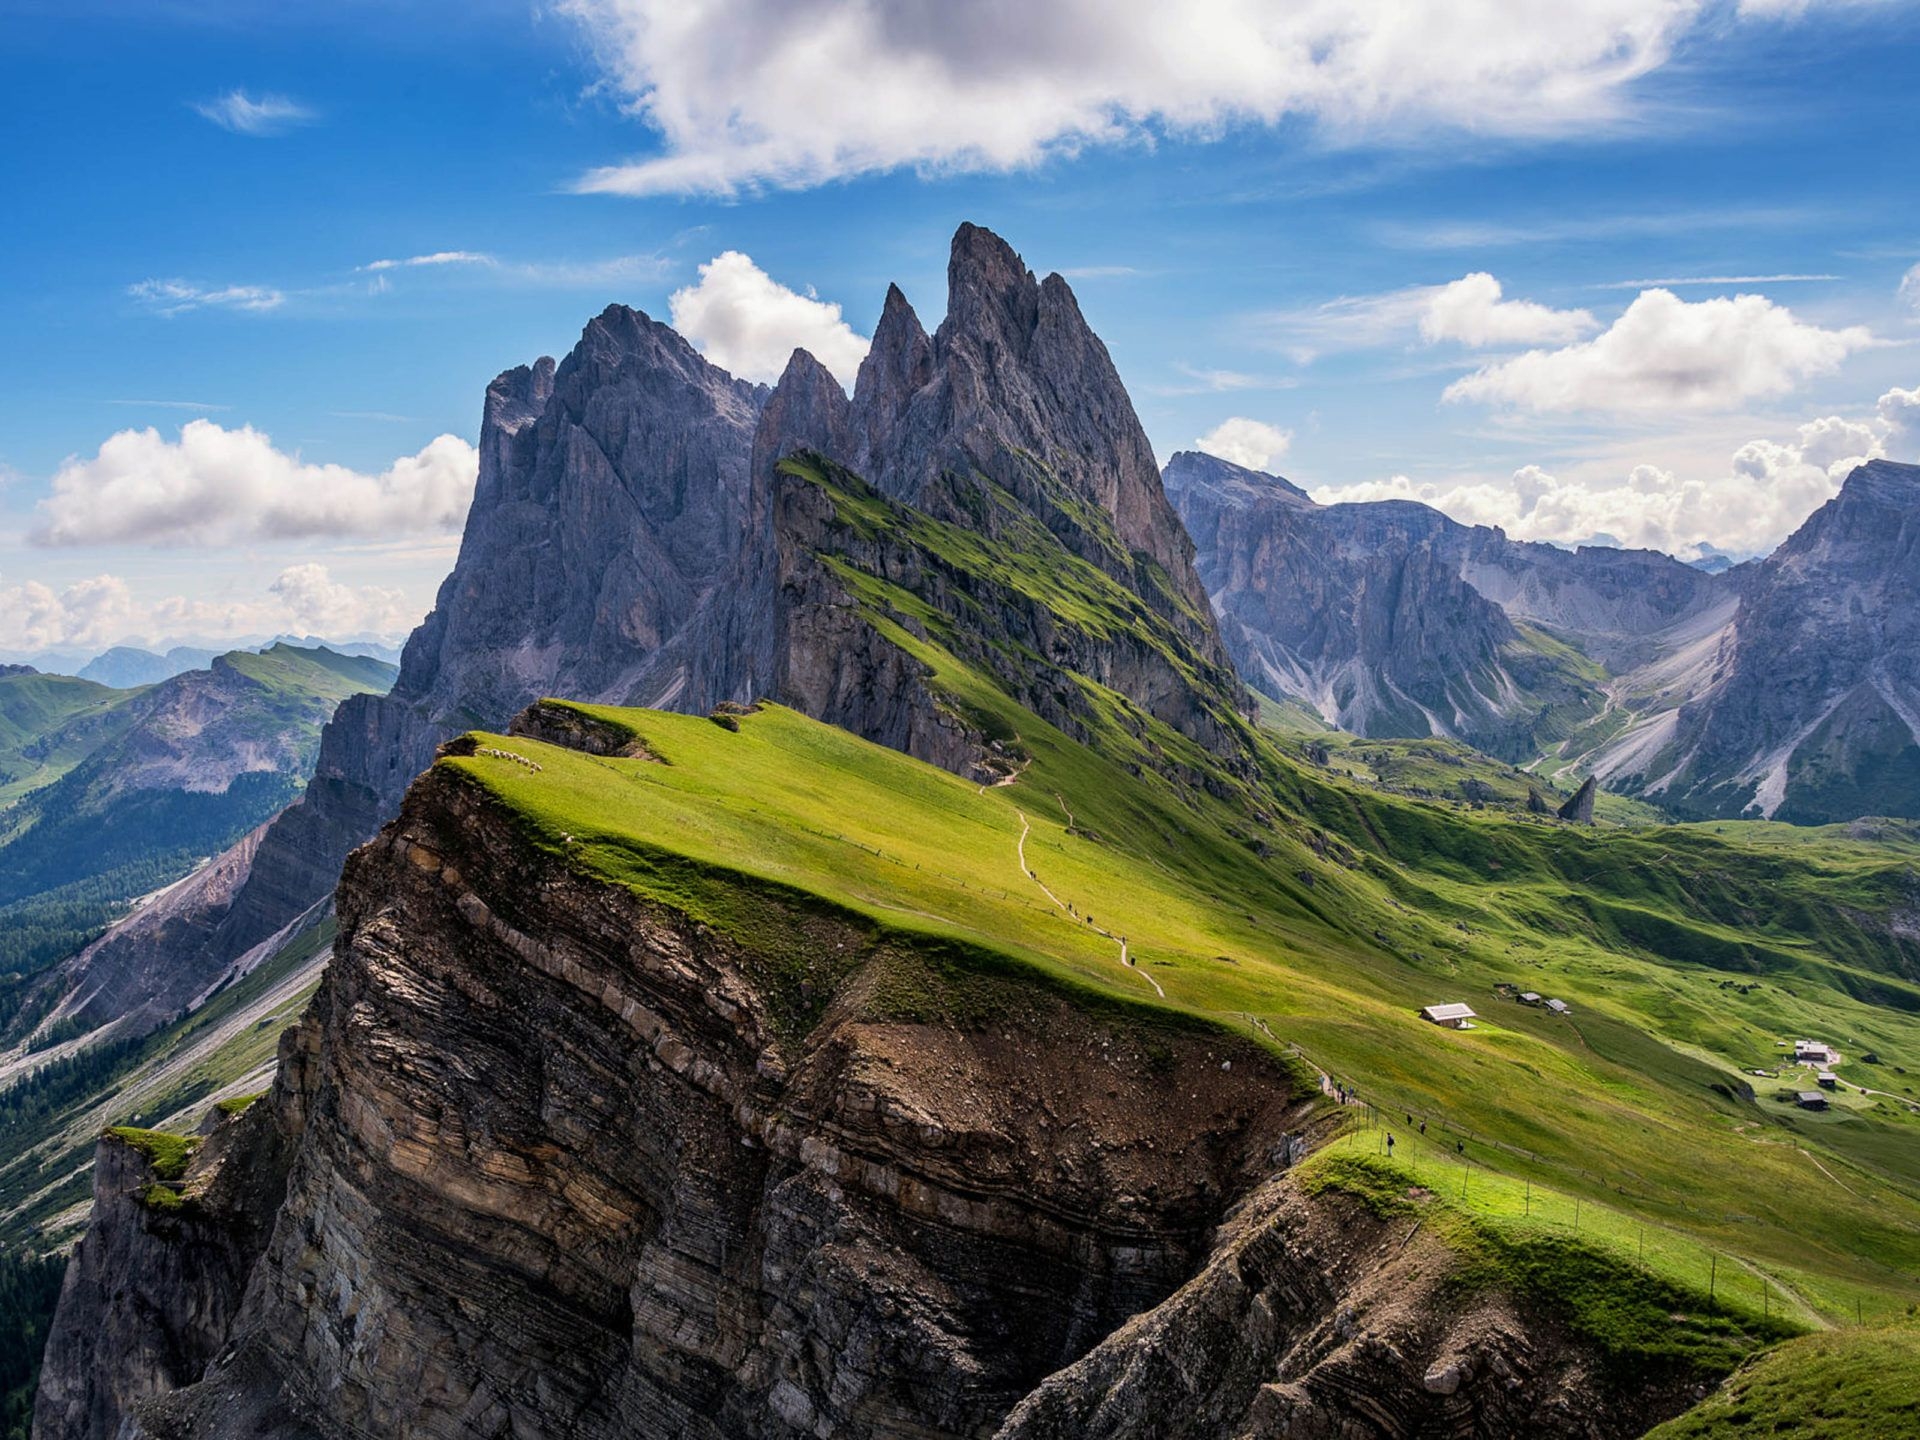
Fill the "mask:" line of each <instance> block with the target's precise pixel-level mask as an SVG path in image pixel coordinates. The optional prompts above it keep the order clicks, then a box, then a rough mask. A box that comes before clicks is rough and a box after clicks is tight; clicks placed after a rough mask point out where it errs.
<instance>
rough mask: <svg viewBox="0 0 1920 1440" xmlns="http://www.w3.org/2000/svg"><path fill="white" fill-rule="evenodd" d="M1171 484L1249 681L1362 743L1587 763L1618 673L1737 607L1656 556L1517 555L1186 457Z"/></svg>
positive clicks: (1417, 518)
mask: <svg viewBox="0 0 1920 1440" xmlns="http://www.w3.org/2000/svg"><path fill="white" fill-rule="evenodd" d="M1167 486H1168V492H1169V493H1170V494H1171V495H1172V496H1173V499H1174V503H1175V504H1176V505H1177V506H1178V508H1179V510H1180V512H1181V515H1182V517H1183V518H1184V519H1185V520H1186V522H1187V525H1188V527H1189V528H1190V529H1191V530H1192V531H1193V534H1194V538H1195V542H1196V544H1197V545H1198V547H1199V548H1198V554H1199V566H1200V573H1201V577H1202V579H1203V580H1204V581H1205V583H1206V586H1207V589H1208V591H1209V593H1210V594H1211V596H1212V597H1213V604H1214V606H1215V608H1216V610H1217V611H1218V613H1219V614H1220V617H1221V624H1222V629H1223V632H1224V633H1225V635H1226V637H1227V643H1228V646H1229V648H1230V649H1231V650H1232V652H1233V656H1234V659H1235V661H1236V662H1237V663H1238V664H1239V666H1240V668H1241V672H1242V673H1243V674H1244V675H1246V676H1247V677H1248V679H1249V681H1250V682H1251V683H1252V684H1254V685H1255V686H1256V687H1257V688H1260V689H1262V690H1265V691H1266V692H1267V693H1268V694H1270V695H1272V696H1274V697H1275V698H1277V699H1289V698H1290V699H1295V700H1299V701H1302V702H1304V703H1305V704H1307V705H1309V706H1310V707H1312V708H1313V709H1315V710H1317V711H1318V712H1319V713H1320V714H1321V715H1322V716H1323V717H1324V718H1325V719H1327V720H1328V721H1329V722H1331V723H1333V724H1336V725H1338V726H1340V727H1341V728H1343V729H1347V730H1352V731H1354V732H1355V733H1356V734H1360V735H1369V736H1407V735H1415V736H1417V735H1430V734H1432V735H1451V736H1454V737H1456V738H1459V739H1462V740H1465V741H1467V742H1468V743H1469V744H1472V745H1475V746H1477V747H1479V748H1480V749H1483V750H1486V751H1488V752H1489V753H1492V754H1495V755H1499V756H1501V757H1503V758H1506V759H1510V760H1530V759H1535V758H1538V757H1539V756H1541V755H1542V754H1544V753H1554V754H1555V755H1556V756H1557V758H1558V760H1559V761H1560V762H1562V763H1567V762H1572V761H1574V760H1577V759H1579V758H1580V756H1581V755H1582V754H1584V751H1580V752H1579V753H1577V754H1576V753H1567V752H1565V750H1564V746H1563V742H1566V741H1568V740H1569V739H1570V738H1571V737H1574V736H1576V735H1577V734H1578V732H1579V730H1580V727H1582V726H1583V725H1585V724H1586V723H1587V722H1589V721H1591V720H1594V719H1596V718H1598V717H1599V716H1601V715H1602V714H1603V713H1605V712H1606V711H1607V710H1608V709H1609V707H1610V706H1613V705H1614V704H1616V703H1617V701H1618V698H1619V697H1618V696H1617V695H1616V694H1615V693H1614V687H1613V686H1612V684H1611V680H1612V676H1611V675H1610V674H1609V673H1608V672H1609V670H1612V671H1617V672H1618V673H1620V674H1623V675H1624V674H1630V673H1631V672H1632V671H1634V669H1635V668H1636V667H1640V666H1644V665H1648V664H1651V663H1653V662H1657V661H1661V660H1665V659H1667V658H1668V657H1670V656H1672V655H1673V654H1675V653H1676V652H1677V651H1678V650H1679V649H1681V648H1682V646H1683V645H1685V644H1687V643H1691V642H1692V641H1694V640H1696V639H1697V638H1698V637H1697V636H1696V635H1695V634H1694V631H1695V630H1696V629H1699V628H1700V627H1701V625H1703V624H1706V625H1718V624H1724V622H1725V620H1726V618H1727V615H1728V613H1730V609H1731V600H1730V595H1731V591H1730V589H1729V587H1728V585H1727V583H1726V582H1723V581H1721V580H1719V579H1718V578H1717V577H1713V576H1709V575H1706V574H1704V573H1703V572H1701V571H1699V570H1695V569H1693V568H1692V567H1690V566H1686V565H1683V564H1681V563H1680V562H1679V561H1677V560H1674V559H1672V558H1671V557H1669V556H1665V555H1659V554H1656V553H1654V552H1652V551H1636V550H1608V549H1601V548H1596V547H1583V548H1581V549H1580V550H1577V551H1566V550H1561V549H1558V548H1556V547H1554V546H1551V545H1539V544H1527V543H1521V542H1516V541H1512V540H1509V539H1508V538H1507V537H1506V536H1505V535H1504V534H1503V533H1502V532H1500V531H1499V530H1495V529H1490V528H1488V527H1485V526H1473V527H1470V526H1465V525H1460V524H1458V523H1456V522H1455V521H1453V520H1450V519H1448V518H1447V517H1446V516H1444V515H1442V514H1441V513H1440V512H1439V511H1437V510H1434V509H1432V508H1430V507H1429V506H1425V505H1419V504H1415V503H1412V502H1410V501H1381V502H1377V503H1372V504H1357V505H1332V506H1321V505H1317V504H1315V503H1314V502H1313V500H1311V499H1310V498H1309V497H1308V496H1307V495H1305V494H1304V493H1303V492H1301V491H1300V490H1299V489H1298V488H1296V487H1295V486H1292V485H1289V484H1288V483H1287V482H1286V481H1284V480H1280V479H1278V478H1277V477H1274V476H1269V475H1262V474H1260V473H1258V472H1256V471H1249V470H1245V469H1242V468H1241V467H1239V466H1236V465H1232V464H1230V463H1228V462H1226V461H1224V460H1220V459H1217V458H1215V457H1213V456H1208V455H1199V454H1193V453H1183V454H1180V455H1176V456H1175V457H1174V458H1173V460H1172V461H1170V462H1169V464H1168V467H1167ZM1570 646H1571V647H1573V648H1571V649H1570V648H1569V647H1570ZM1603 667H1605V668H1603ZM1629 688H1631V686H1629ZM1670 688H1671V687H1669V689H1670ZM1677 703H1678V702H1677V701H1674V700H1671V699H1669V702H1668V705H1667V708H1669V709H1671V708H1672V706H1673V705H1674V704H1677Z"/></svg>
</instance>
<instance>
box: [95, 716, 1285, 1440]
mask: <svg viewBox="0 0 1920 1440" xmlns="http://www.w3.org/2000/svg"><path fill="white" fill-rule="evenodd" d="M528 723H529V724H536V725H537V724H540V723H542V722H541V721H540V720H539V719H538V717H531V718H530V719H529V722H528ZM749 723H750V722H749ZM340 918H341V922H342V938H341V941H340V944H339V947H338V949H337V952H336V959H335V961H334V963H333V965H332V967H331V968H330V969H329V971H328V976H327V979H326V982H325V986H324V989H323V991H322V994H321V997H320V999H319V1001H318V1002H317V1003H316V1005H315V1006H314V1008H313V1010H312V1011H311V1012H310V1014H309V1016H308V1018H307V1020H306V1021H305V1022H304V1025H303V1029H302V1031H301V1036H302V1038H301V1040H300V1041H299V1042H297V1044H296V1047H295V1048H297V1049H299V1050H301V1051H303V1052H305V1053H310V1054H311V1055H312V1056H313V1057H315V1058H314V1060H313V1061H312V1063H309V1064H305V1065H297V1066H290V1067H288V1070H287V1074H286V1078H285V1079H283V1081H282V1083H281V1086H280V1088H279V1093H278V1095H277V1097H276V1103H277V1104H278V1105H280V1106H282V1107H287V1108H288V1112H289V1116H288V1119H287V1120H285V1121H284V1122H283V1129H284V1130H286V1131H288V1132H292V1131H294V1130H296V1129H297V1130H298V1132H299V1134H300V1137H301V1138H300V1142H299V1146H298V1150H297V1154H296V1157H295V1159H294V1161H293V1164H292V1168H291V1172H290V1178H289V1179H288V1181H287V1187H286V1201H285V1203H284V1205H283V1207H282V1209H281V1212H280V1216H279V1219H278V1221H277V1223H276V1225H275V1227H274V1231H273V1238H272V1240H271V1243H270V1244H269V1245H268V1246H267V1249H266V1251H265V1254H264V1256H263V1258H262V1260H261V1261H260V1263H259V1265H258V1267H257V1269H256V1270H255V1272H254V1276H253V1281H252V1284H251V1285H250V1287H249V1289H248V1292H247V1295H246V1299H245V1302H244V1305H243V1306H242V1308H241V1311H240V1314H239V1315H238V1317H237V1319H235V1321H234V1323H233V1326H232V1329H231V1343H230V1344H229V1345H228V1346H227V1347H226V1348H225V1349H224V1350H223V1351H222V1352H221V1353H220V1355H219V1358H218V1359H217V1360H216V1361H215V1362H214V1363H213V1364H212V1365H211V1367H210V1368H209V1369H208V1370H207V1372H206V1375H205V1378H204V1380H203V1381H202V1382H201V1383H199V1384H197V1385H195V1386H194V1387H192V1388H190V1389H187V1390H185V1391H183V1392H180V1393H177V1394H173V1395H170V1396H166V1397H163V1398H160V1399H158V1400H155V1401H154V1402H152V1403H150V1404H148V1405H146V1406H144V1407H142V1420H141V1424H140V1426H139V1427H138V1428H137V1429H136V1431H135V1433H139V1434H149V1435H154V1436H185V1435H193V1436H196V1437H214V1440H217V1437H224V1436H229V1435H231V1436H238V1435H242V1434H247V1435H256V1436H274V1437H291V1436H296V1435H297V1436H305V1435H310V1434H317V1435H325V1436H336V1435H339V1436H344V1435H349V1434H395V1435H410V1436H414V1437H417V1440H427V1437H449V1440H451V1437H455V1436H470V1435H475V1434H488V1435H491V1434H503V1433H511V1434H515V1435H525V1436H560V1435H568V1436H575V1437H595V1436H607V1437H612V1436H647V1437H651V1436H657V1437H662V1440H665V1437H669V1436H672V1437H688V1440H722V1437H725V1440H752V1437H766V1440H776V1437H777V1440H792V1437H797V1436H799V1435H803V1434H830V1435H836V1436H847V1437H863V1436H892V1437H907V1436H936V1435H953V1436H959V1435H980V1434H983V1433H986V1432H987V1431H988V1430H989V1429H990V1427H991V1425H992V1424H993V1423H994V1422H995V1421H997V1419H998V1418H999V1417H1000V1416H1001V1415H1003V1414H1005V1413H1006V1412H1007V1411H1008V1410H1009V1409H1011V1408H1012V1406H1013V1405H1014V1404H1015V1402H1016V1401H1017V1400H1018V1399H1019V1398H1020V1397H1021V1396H1022V1395H1023V1394H1025V1393H1026V1392H1027V1391H1029V1390H1030V1389H1031V1388H1032V1387H1033V1386H1034V1385H1036V1384H1037V1383H1039V1381H1040V1380H1041V1379H1042V1378H1043V1377H1044V1376H1045V1375H1046V1374H1047V1373H1049V1372H1050V1371H1052V1370H1054V1369H1056V1368H1058V1367H1059V1366H1060V1365H1062V1364H1064V1363H1067V1362H1068V1361H1070V1360H1072V1359H1073V1358H1075V1357H1076V1356H1078V1355H1079V1354H1081V1353H1083V1352H1084V1351H1085V1350H1086V1349H1087V1348H1088V1347H1089V1346H1091V1345H1092V1344H1093V1343H1094V1342H1095V1341H1096V1340H1097V1339H1098V1338H1099V1337H1100V1336H1101V1335H1103V1334H1105V1333H1107V1332H1108V1331H1110V1330H1112V1329H1113V1328H1114V1327H1115V1326H1116V1325H1118V1324H1119V1323H1120V1322H1121V1321H1122V1320H1123V1319H1125V1317H1126V1316H1128V1315H1130V1314H1132V1313H1134V1312H1135V1311H1138V1310H1141V1309H1145V1308H1148V1307H1151V1306H1152V1305H1154V1304H1155V1303H1157V1302H1158V1301H1159V1300H1160V1299H1161V1298H1162V1297H1164V1296H1165V1295H1166V1294H1168V1293H1169V1292H1170V1291H1171V1290H1172V1289H1173V1288H1174V1287H1175V1286H1176V1285H1177V1284H1178V1283H1179V1281H1180V1279H1181V1278H1182V1277H1183V1276H1184V1275H1186V1274H1187V1273H1189V1272H1190V1271H1191V1270H1192V1268H1193V1267H1194V1265H1195V1264H1196V1263H1197V1261H1198V1258H1199V1256H1200V1254H1201V1253H1202V1252H1203V1250H1204V1247H1205V1245H1206V1236H1207V1234H1208V1232H1209V1230H1210V1228H1211V1225H1212V1223H1213V1221H1214V1219H1215V1218H1216V1216H1217V1214H1218V1211H1219V1209H1220V1207H1221V1206H1222V1205H1223V1203H1224V1201H1225V1198H1226V1197H1228V1196H1230V1195H1232V1194H1233V1193H1235V1192H1236V1190H1238V1189H1239V1188H1241V1187H1242V1185H1243V1183H1244V1182H1243V1178H1242V1177H1243V1175H1244V1173H1245V1170H1244V1167H1245V1166H1246V1165H1247V1164H1248V1163H1250V1162H1251V1161H1253V1160H1254V1158H1255V1157H1257V1156H1263V1155H1265V1154H1266V1153H1267V1151H1268V1149H1269V1148H1270V1147H1271V1145H1272V1143H1273V1141H1274V1139H1275V1137H1276V1136H1277V1133H1278V1131H1279V1130H1280V1129H1281V1128H1284V1126H1285V1125H1286V1124H1288V1123H1290V1122H1294V1121H1297V1118H1298V1117H1297V1114H1296V1113H1295V1110H1294V1106H1295V1103H1296V1098H1297V1097H1295V1095H1294V1094H1293V1093H1292V1091H1291V1089H1290V1086H1289V1082H1288V1081H1287V1079H1286V1077H1285V1076H1284V1075H1283V1074H1282V1073H1281V1072H1280V1071H1279V1070H1277V1069H1276V1068H1275V1067H1274V1066H1273V1064H1272V1062H1271V1061H1270V1060H1268V1059H1267V1058H1266V1057H1264V1056H1262V1055H1261V1054H1260V1053H1259V1052H1258V1051H1256V1050H1255V1048H1254V1047H1252V1046H1251V1045H1244V1046H1243V1045H1241V1044H1240V1043H1238V1042H1235V1041H1231V1040H1223V1039H1221V1038H1220V1037H1216V1036H1206V1037H1201V1036H1197V1035H1195V1034H1193V1033H1191V1032H1185V1031H1181V1030H1178V1029H1174V1030H1168V1031H1165V1032H1162V1031H1159V1030H1151V1031H1140V1030H1138V1029H1137V1027H1136V1025H1135V1023H1134V1022H1129V1021H1124V1020H1115V1019H1112V1018H1105V1019H1102V1018H1098V1017H1092V1016H1089V1015H1087V1014H1086V1013H1084V1012H1082V1011H1080V1010H1078V1009H1076V1008H1075V1007H1073V1006H1071V1005H1069V1004H1066V1003H1064V1002H1061V1001H1059V1000H1057V999H1044V1000H1039V1001H1036V1002H1034V1008H1033V1013H1031V1014H1030V1015H1028V1014H1025V1013H1023V1010H1022V1008H1021V1007H1019V1006H1015V1007H1013V1008H1010V1009H1008V1010H1007V1011H1006V1012H1004V1019H1003V1020H999V1021H996V1023H995V1024H994V1025H993V1026H991V1027H988V1028H987V1029H986V1030H984V1031H962V1030H956V1029H953V1028H951V1027H948V1026H944V1025H937V1026H929V1025H921V1024H915V1023H903V1022H899V1021H894V1020H887V1019H878V1018H873V1017H869V1016H866V1015H864V1014H863V1013H862V1010H861V1006H860V1003H859V1000H858V998H857V995H855V994H853V993H851V992H850V993H849V994H848V996H847V997H846V999H845V1001H844V1003H840V1004H837V1005H836V1006H835V1007H833V1008H832V1009H831V1010H830V1011H829V1012H828V1014H827V1015H826V1016H825V1018H823V1019H822V1021H821V1022H820V1023H819V1024H818V1025H817V1026H816V1027H814V1028H813V1029H812V1030H811V1031H810V1032H807V1033H806V1034H805V1035H804V1037H798V1036H794V1035H792V1034H789V1033H784V1032H783V1031H782V1029H781V1027H780V1025H779V1023H778V1021H777V1019H776V1018H775V1016H774V1015H773V1013H772V1012H771V1010H770V1006H769V1000H768V997H767V995H766V994H764V993H763V992H762V990H761V989H760V988H759V986H758V985H757V984H756V982H755V981H754V979H753V975H754V957H753V956H752V955H751V954H746V953H742V952H741V951H740V949H739V948H738V946H737V945H736V944H735V942H732V941H728V940H724V939H722V938H721V937H720V936H719V935H717V934H716V933H715V932H713V931H712V930H710V929H708V928H707V927H704V926H700V925H696V924H694V923H693V922H692V921H690V920H689V919H688V918H687V917H685V916H681V915H678V914H676V913H674V912H672V911H668V910H663V909H660V908H657V907H653V906H649V905H646V904H644V903H642V902H640V901H638V900H636V899H635V898H634V897H633V896H632V895H631V894H630V893H628V892H625V891H623V890H619V889H616V888H613V887H606V886H602V885H598V884H596V883H594V882H589V881H584V880H583V879H582V878H581V877H579V876H578V875H577V874H573V873H572V872H570V871H568V869H567V868H566V867H565V866H564V865H561V864H557V863H556V862H555V861H554V860H553V859H552V857H550V856H549V857H545V858H543V857H542V856H541V855H540V854H539V853H538V851H536V850H534V849H532V848H530V847H529V846H528V845H527V844H526V843H525V840H524V839H523V838H522V837H520V836H519V835H518V833H517V831H516V830H515V828H514V827H513V826H512V825H511V824H507V823H501V821H500V820H499V819H497V818H496V817H495V816H494V815H493V813H492V812H491V810H490V806H489V802H487V801H486V800H485V799H484V798H483V797H481V796H480V795H479V794H478V792H475V791H473V790H471V789H469V788H467V787H465V786H463V785H462V784H460V782H459V781H458V780H457V779H454V778H451V777H450V776H449V775H448V773H447V772H443V771H435V772H432V773H430V774H429V775H428V776H427V777H425V778H423V779H422V780H421V782H420V783H419V784H418V785H417V786H416V787H415V789H414V791H413V792H412V794H411V795H410V796H409V798H408V801H407V803H406V806H405V808H404V810H403V812H402V815H401V817H400V819H399V820H398V821H396V822H395V824H394V825H393V826H391V827H389V829H388V830H387V831H386V832H385V833H384V835H383V836H382V837H381V839H380V840H379V841H377V842H376V843H375V844H373V845H371V846H368V847H366V848H365V849H363V850H361V851H359V852H358V853H357V854H356V855H355V857H354V859H353V860H352V862H350V864H349V867H348V873H347V877H346V879H345V881H344V882H343V885H342V890H341V897H340ZM791 923H792V925H793V926H794V927H796V931H797V932H798V933H804V935H805V937H806V942H807V947H808V951H809V953H811V954H814V955H816V956H822V955H834V954H836V953H844V954H847V955H849V956H855V957H857V956H860V955H862V954H863V953H864V951H865V948H866V947H867V946H868V945H870V944H871V943H872V942H871V940H870V938H865V937H863V935H862V934H861V932H860V931H859V930H858V929H857V927H848V926H842V925H840V924H838V923H837V922H834V921H832V920H830V919H826V918H823V917H821V916H818V915H810V914H801V913H795V914H794V915H793V916H792V917H791ZM836 947H839V948H836ZM819 979H820V981H821V983H823V984H826V983H829V977H828V976H827V975H826V974H825V973H822V974H821V975H820V976H819ZM1154 1044H1161V1045H1164V1046H1165V1047H1166V1054H1165V1055H1164V1056H1163V1057H1162V1058H1161V1059H1160V1060H1159V1061H1158V1062H1156V1063H1157V1066H1158V1068H1157V1069H1156V1068H1155V1066H1152V1065H1149V1064H1148V1063H1147V1060H1146V1056H1147V1053H1148V1050H1149V1048H1150V1047H1151V1046H1152V1045H1154ZM1223 1044H1225V1045H1226V1046H1227V1047H1228V1050H1229V1051H1230V1053H1231V1066H1230V1068H1229V1067H1228V1066H1225V1065H1223V1064H1222V1063H1221V1054H1222V1052H1221V1050H1220V1046H1221V1045H1223ZM1155 1053H1158V1052H1155ZM1014 1073H1019V1074H1024V1075H1025V1076H1026V1077H1027V1082H1028V1083H1025V1084H1021V1085H1008V1084H1006V1083H1005V1077H1006V1076H1007V1075H1009V1074H1014ZM1042 1096H1046V1097H1049V1098H1048V1100H1047V1102H1046V1103H1044V1104H1043V1103H1040V1099H1039V1097H1042ZM296 1415H297V1416H301V1417H303V1418H302V1419H299V1420H294V1419H292V1418H291V1417H293V1416H296ZM95 1433H100V1432H95Z"/></svg>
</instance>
